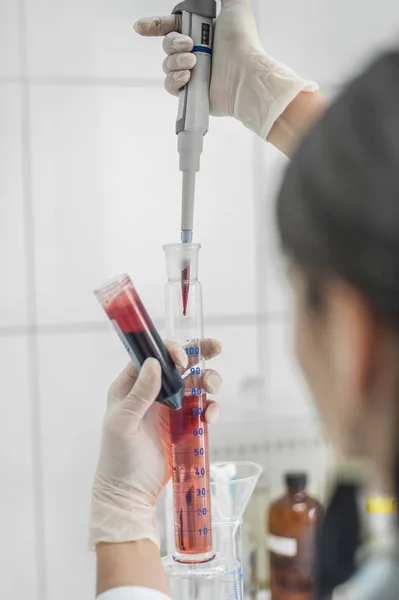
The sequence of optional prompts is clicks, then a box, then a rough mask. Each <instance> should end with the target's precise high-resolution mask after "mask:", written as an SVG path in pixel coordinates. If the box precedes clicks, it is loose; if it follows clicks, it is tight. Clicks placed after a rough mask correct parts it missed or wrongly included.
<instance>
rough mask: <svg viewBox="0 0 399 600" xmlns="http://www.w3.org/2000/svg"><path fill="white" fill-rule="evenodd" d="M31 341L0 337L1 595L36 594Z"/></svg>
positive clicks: (6, 596) (18, 597) (23, 596)
mask: <svg viewBox="0 0 399 600" xmlns="http://www.w3.org/2000/svg"><path fill="white" fill-rule="evenodd" d="M28 360H29V356H28V341H27V339H25V338H24V337H12V336H7V337H1V338H0V364H1V398H2V399H1V402H0V480H1V503H0V504H1V510H0V531H1V538H2V547H3V548H2V551H1V563H2V566H1V577H0V597H1V598H10V599H12V600H14V599H15V600H17V599H18V600H19V599H20V598H32V599H33V600H41V599H40V598H39V597H38V596H37V595H36V592H37V588H36V586H37V573H36V556H35V551H36V547H35V544H36V542H35V520H34V517H35V515H34V476H33V463H32V437H31V433H32V432H31V411H32V410H34V409H35V407H34V406H33V405H31V395H30V387H29V374H28V373H29V363H28Z"/></svg>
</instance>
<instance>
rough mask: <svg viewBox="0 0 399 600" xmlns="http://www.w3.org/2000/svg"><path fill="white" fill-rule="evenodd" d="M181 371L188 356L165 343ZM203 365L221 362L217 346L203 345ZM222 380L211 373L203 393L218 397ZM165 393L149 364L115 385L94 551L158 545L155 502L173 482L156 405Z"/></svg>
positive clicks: (212, 415)
mask: <svg viewBox="0 0 399 600" xmlns="http://www.w3.org/2000/svg"><path fill="white" fill-rule="evenodd" d="M166 345H167V347H168V350H169V352H170V354H171V356H172V358H173V359H174V361H175V363H176V365H177V366H180V367H183V368H186V367H187V360H188V358H187V355H186V353H185V351H184V350H183V348H181V347H180V346H178V345H177V344H174V343H170V342H167V343H166ZM201 351H202V355H203V357H204V359H210V358H213V357H214V356H217V355H218V354H219V353H220V351H221V346H220V344H219V342H216V341H215V340H203V341H202V342H201ZM220 384H221V379H220V376H219V374H218V373H217V372H216V371H214V370H212V369H207V370H206V371H205V372H204V374H203V380H202V382H201V387H202V388H203V389H204V391H205V392H208V393H210V394H214V393H217V392H218V391H219V388H220ZM160 389H161V368H160V365H159V363H158V361H156V360H155V359H148V360H147V361H146V362H145V363H144V365H143V367H142V368H141V370H140V373H138V372H137V369H136V367H135V366H134V365H133V363H129V365H128V366H127V367H126V369H125V370H124V371H123V373H121V375H120V376H119V377H118V378H117V379H116V380H115V381H114V383H113V384H112V386H111V388H110V390H109V393H108V407H107V412H106V415H105V420H104V427H103V433H102V441H101V451H100V458H99V462H98V466H97V472H96V476H95V481H94V485H93V496H92V511H91V529H90V546H91V547H92V548H94V547H95V546H96V545H97V544H99V543H100V542H109V543H112V542H129V541H137V540H141V539H149V540H151V541H153V542H155V543H156V544H159V541H158V536H157V531H156V524H155V520H156V512H155V511H156V509H155V504H156V501H157V499H158V497H159V495H160V493H161V492H162V490H163V488H164V486H165V485H166V483H167V482H168V480H169V478H170V476H171V436H170V428H169V411H170V409H169V408H167V407H166V406H163V405H161V404H159V403H158V402H155V398H156V397H157V396H158V394H159V391H160ZM217 415H218V407H217V405H216V403H215V402H208V406H207V409H206V412H205V418H206V420H207V422H208V423H212V422H214V421H215V420H216V419H217Z"/></svg>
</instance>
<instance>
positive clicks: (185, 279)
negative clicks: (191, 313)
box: [181, 265, 190, 316]
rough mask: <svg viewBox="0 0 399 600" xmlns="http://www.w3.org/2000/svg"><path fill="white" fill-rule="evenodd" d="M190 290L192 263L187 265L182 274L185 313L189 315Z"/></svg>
mask: <svg viewBox="0 0 399 600" xmlns="http://www.w3.org/2000/svg"><path fill="white" fill-rule="evenodd" d="M189 290H190V265H188V267H185V268H184V269H183V271H182V274H181V293H182V299H183V315H184V316H186V315H187V302H188V292H189Z"/></svg>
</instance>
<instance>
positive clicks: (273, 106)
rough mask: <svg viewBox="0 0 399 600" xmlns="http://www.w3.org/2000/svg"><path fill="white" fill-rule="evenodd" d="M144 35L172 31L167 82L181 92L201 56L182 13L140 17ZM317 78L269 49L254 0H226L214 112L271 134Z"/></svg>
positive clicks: (219, 27)
mask: <svg viewBox="0 0 399 600" xmlns="http://www.w3.org/2000/svg"><path fill="white" fill-rule="evenodd" d="M134 28H135V30H136V31H137V32H138V33H140V34H141V35H143V36H162V35H164V36H166V37H165V40H164V50H165V52H166V54H167V55H168V56H167V58H166V59H165V61H164V63H163V69H164V72H165V73H166V80H165V87H166V89H167V91H168V92H170V93H171V94H174V95H178V92H179V90H180V88H181V87H183V86H184V85H185V84H186V83H188V81H189V80H190V71H191V69H192V68H193V67H194V66H195V62H196V58H195V56H194V55H193V54H192V53H191V50H192V49H193V41H192V40H191V38H189V37H187V36H185V35H181V34H180V33H178V32H179V30H180V22H179V18H178V17H177V16H176V15H169V16H166V17H157V18H146V19H140V20H139V21H137V22H136V23H135V25H134ZM317 89H318V86H317V84H316V83H314V82H311V81H306V80H305V79H302V78H301V77H299V76H298V75H296V73H294V72H293V71H292V70H291V69H289V68H288V67H285V66H284V65H282V64H281V63H278V62H277V61H276V60H274V59H273V58H272V57H271V56H269V55H268V54H266V52H265V50H264V49H263V46H262V43H261V41H260V38H259V34H258V31H257V28H256V24H255V19H254V16H253V12H252V8H251V2H250V0H222V10H221V13H220V15H219V17H218V19H217V22H216V30H215V40H214V52H213V62H212V81H211V89H210V100H211V114H212V115H214V116H230V117H235V118H236V119H238V120H239V121H241V122H242V123H243V124H244V125H245V126H246V127H248V128H249V129H251V130H252V131H254V132H255V133H257V134H258V135H260V136H261V137H262V138H263V139H266V138H267V136H268V134H269V132H270V130H271V128H272V126H273V124H274V123H275V122H276V120H277V119H278V118H279V116H280V115H281V114H282V113H283V112H284V111H285V109H286V108H287V106H288V105H289V104H290V103H291V101H292V100H293V99H294V98H295V97H296V96H297V95H298V94H299V93H300V92H314V91H316V90H317Z"/></svg>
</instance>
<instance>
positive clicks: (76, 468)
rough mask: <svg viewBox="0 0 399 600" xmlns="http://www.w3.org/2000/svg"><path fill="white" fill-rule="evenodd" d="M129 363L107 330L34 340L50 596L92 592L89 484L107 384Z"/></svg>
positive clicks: (81, 597)
mask: <svg viewBox="0 0 399 600" xmlns="http://www.w3.org/2000/svg"><path fill="white" fill-rule="evenodd" d="M54 357H56V359H55V358H54ZM126 362H127V361H126V356H125V350H124V348H123V346H122V344H120V341H119V340H118V339H117V338H116V336H115V335H114V334H113V332H112V331H111V330H110V331H109V332H106V333H96V334H63V335H62V334H61V335H56V334H54V335H44V336H42V337H41V338H40V340H39V384H40V392H41V410H42V434H43V440H42V444H43V474H44V514H45V546H46V588H47V594H48V598H49V599H52V598H57V600H69V599H70V598H75V599H76V600H85V599H87V598H92V597H94V587H93V586H94V556H93V554H92V553H91V552H89V550H88V519H89V514H90V490H91V485H92V482H93V476H94V470H95V467H96V463H97V457H98V451H99V440H100V433H101V424H102V420H103V416H104V413H105V408H106V395H107V390H108V387H109V385H110V383H111V382H112V381H113V379H114V378H115V376H116V375H117V374H118V373H119V371H122V369H123V367H124V366H125V364H126ZM72 374H73V375H72ZM65 569H68V572H66V570H65ZM67 574H68V576H67ZM40 600H42V599H40Z"/></svg>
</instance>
